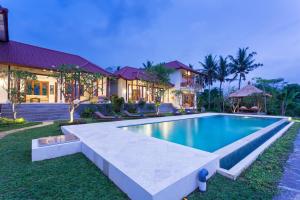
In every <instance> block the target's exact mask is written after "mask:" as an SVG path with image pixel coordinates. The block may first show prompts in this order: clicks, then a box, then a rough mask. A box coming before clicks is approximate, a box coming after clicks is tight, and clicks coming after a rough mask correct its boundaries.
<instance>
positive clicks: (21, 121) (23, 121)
mask: <svg viewBox="0 0 300 200" xmlns="http://www.w3.org/2000/svg"><path fill="white" fill-rule="evenodd" d="M25 122H26V121H25V119H24V118H23V117H21V118H17V119H16V120H15V123H16V124H24V123H25Z"/></svg>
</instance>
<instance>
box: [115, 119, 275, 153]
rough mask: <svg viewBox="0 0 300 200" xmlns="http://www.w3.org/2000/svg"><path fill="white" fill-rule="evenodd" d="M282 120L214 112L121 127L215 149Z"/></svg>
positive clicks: (210, 150)
mask: <svg viewBox="0 0 300 200" xmlns="http://www.w3.org/2000/svg"><path fill="white" fill-rule="evenodd" d="M279 120H280V118H265V117H264V118H262V117H248V116H230V115H213V116H207V117H198V118H189V119H181V120H176V121H166V122H158V123H150V124H141V125H132V126H125V127H120V128H121V129H123V130H128V131H131V132H136V133H140V134H145V135H147V136H151V137H155V138H158V139H162V140H166V141H169V142H173V143H177V144H182V145H185V146H189V147H192V148H196V149H200V150H203V151H208V152H214V151H216V150H218V149H220V148H222V147H224V146H226V145H228V144H231V143H233V142H235V141H237V140H239V139H241V138H243V137H245V136H247V135H250V134H251V133H254V132H256V131H259V130H260V129H263V128H265V127H267V126H269V125H271V124H273V123H275V122H277V121H279Z"/></svg>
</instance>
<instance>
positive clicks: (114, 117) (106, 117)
mask: <svg viewBox="0 0 300 200" xmlns="http://www.w3.org/2000/svg"><path fill="white" fill-rule="evenodd" d="M94 116H95V117H96V118H99V119H118V117H117V116H112V115H109V116H107V115H104V114H102V113H101V112H99V111H96V112H95V113H94Z"/></svg>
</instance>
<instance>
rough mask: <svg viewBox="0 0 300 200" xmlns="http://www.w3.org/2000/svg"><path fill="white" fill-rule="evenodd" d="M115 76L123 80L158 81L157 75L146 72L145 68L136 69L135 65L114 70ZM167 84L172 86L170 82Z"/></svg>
mask: <svg viewBox="0 0 300 200" xmlns="http://www.w3.org/2000/svg"><path fill="white" fill-rule="evenodd" d="M114 75H115V76H117V77H118V78H122V79H125V80H130V81H131V80H141V81H148V82H152V83H153V82H154V83H155V82H158V81H157V77H156V76H153V75H150V74H147V73H146V72H145V70H143V69H138V68H135V67H129V66H125V67H123V68H121V69H120V70H118V71H116V72H115V73H114ZM169 86H173V84H172V83H169Z"/></svg>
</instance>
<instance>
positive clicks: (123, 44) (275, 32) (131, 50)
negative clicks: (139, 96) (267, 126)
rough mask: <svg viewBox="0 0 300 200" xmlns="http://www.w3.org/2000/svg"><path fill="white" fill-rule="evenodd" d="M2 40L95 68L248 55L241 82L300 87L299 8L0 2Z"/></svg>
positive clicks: (150, 1)
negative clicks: (251, 64)
mask: <svg viewBox="0 0 300 200" xmlns="http://www.w3.org/2000/svg"><path fill="white" fill-rule="evenodd" d="M0 4H2V6H4V7H6V8H8V9H9V25H10V26H9V27H10V38H11V39H12V40H16V41H19V42H24V43H29V44H34V45H38V46H42V47H46V48H51V49H55V50H61V51H65V52H69V53H74V54H78V55H81V56H82V57H85V58H87V59H89V60H91V61H92V62H94V63H96V64H98V65H99V66H101V67H103V68H106V67H109V66H125V65H129V66H136V67H141V66H142V63H143V62H146V61H147V60H151V61H154V62H155V63H158V62H167V61H172V60H179V61H181V62H183V63H185V64H192V65H194V66H195V68H199V67H200V65H199V61H202V60H203V58H204V56H205V55H207V54H209V53H212V54H214V55H224V56H227V55H229V54H233V55H235V53H236V51H237V49H238V48H239V47H247V46H249V47H250V50H253V51H256V52H257V53H258V55H257V57H256V60H257V61H258V62H261V63H263V64H264V66H263V67H261V68H259V69H257V70H255V71H254V72H253V73H251V74H250V75H249V76H248V77H249V78H251V77H255V76H261V77H264V78H279V77H283V78H285V79H286V80H287V81H289V82H297V83H300V78H299V76H300V1H299V0H242V1H241V0H102V1H101V0H76V1H75V0H42V1H41V0H40V1H38V0H26V1H24V0H0Z"/></svg>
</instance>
